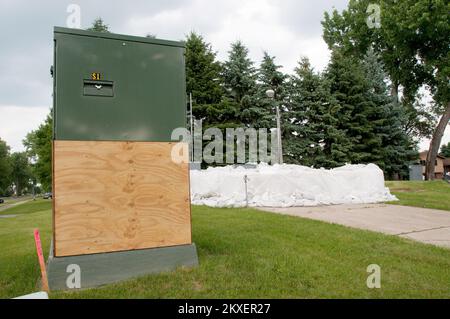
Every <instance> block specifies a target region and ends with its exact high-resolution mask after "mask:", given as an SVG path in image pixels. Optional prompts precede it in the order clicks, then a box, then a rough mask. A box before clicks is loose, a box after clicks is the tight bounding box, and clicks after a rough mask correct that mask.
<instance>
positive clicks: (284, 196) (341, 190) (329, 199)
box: [191, 164, 396, 207]
mask: <svg viewBox="0 0 450 319" xmlns="http://www.w3.org/2000/svg"><path fill="white" fill-rule="evenodd" d="M245 176H247V199H246V191H245ZM191 200H192V203H193V204H195V205H207V206H212V207H244V206H246V204H247V202H248V205H249V206H253V207H264V206H266V207H291V206H316V205H331V204H348V203H377V202H384V201H391V200H396V198H395V196H393V195H391V194H390V192H389V189H388V188H386V187H385V185H384V176H383V172H382V170H381V169H380V168H379V167H378V166H376V165H374V164H369V165H346V166H343V167H339V168H335V169H332V170H325V169H312V168H309V167H304V166H298V165H274V166H269V165H265V164H262V165H258V166H257V168H254V169H245V168H243V167H237V168H234V167H233V166H228V167H220V168H209V169H207V170H203V171H191Z"/></svg>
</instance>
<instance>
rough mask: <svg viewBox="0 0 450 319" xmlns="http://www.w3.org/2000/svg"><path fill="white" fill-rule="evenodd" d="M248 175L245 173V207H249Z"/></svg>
mask: <svg viewBox="0 0 450 319" xmlns="http://www.w3.org/2000/svg"><path fill="white" fill-rule="evenodd" d="M247 183H248V176H247V175H244V184H245V207H248V189H247V187H248V185H247Z"/></svg>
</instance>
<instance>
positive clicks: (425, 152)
mask: <svg viewBox="0 0 450 319" xmlns="http://www.w3.org/2000/svg"><path fill="white" fill-rule="evenodd" d="M419 154H420V155H422V154H424V155H427V154H428V151H423V152H420V153H419ZM437 157H439V158H442V159H443V160H445V159H446V157H444V156H442V155H439V154H438V155H437Z"/></svg>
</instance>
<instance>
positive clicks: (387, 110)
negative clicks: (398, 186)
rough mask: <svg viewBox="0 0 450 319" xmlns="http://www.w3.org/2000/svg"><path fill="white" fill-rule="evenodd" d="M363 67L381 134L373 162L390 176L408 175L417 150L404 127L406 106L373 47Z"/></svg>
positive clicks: (374, 147)
mask: <svg viewBox="0 0 450 319" xmlns="http://www.w3.org/2000/svg"><path fill="white" fill-rule="evenodd" d="M362 67H363V70H364V73H365V77H366V81H367V82H368V85H369V87H368V90H367V93H366V95H367V99H368V100H369V101H371V105H373V106H375V108H374V111H373V112H372V116H371V124H372V125H373V127H374V132H375V134H376V135H377V136H378V137H380V140H379V141H377V144H373V145H372V152H371V162H373V163H375V164H377V165H378V166H379V167H380V168H381V169H382V170H383V171H384V172H385V174H386V177H387V178H395V177H399V178H401V177H404V176H407V174H408V163H409V161H410V160H412V159H413V157H414V154H415V153H416V152H415V149H414V141H413V140H411V139H410V138H409V137H408V135H407V134H406V132H405V131H404V130H403V125H404V123H405V121H406V120H407V114H406V111H405V108H404V107H403V106H402V105H401V104H400V103H399V102H398V101H397V99H396V98H395V97H393V96H391V95H390V88H389V86H388V85H387V83H386V79H387V74H386V73H385V71H384V69H383V64H382V63H381V62H380V59H379V58H378V56H377V55H376V54H375V53H374V51H373V50H372V49H369V51H368V52H367V54H366V55H365V56H364V60H363V61H362Z"/></svg>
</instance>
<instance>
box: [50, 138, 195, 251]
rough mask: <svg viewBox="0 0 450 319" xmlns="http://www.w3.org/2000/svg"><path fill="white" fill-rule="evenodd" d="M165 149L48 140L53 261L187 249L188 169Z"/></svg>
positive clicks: (139, 144)
mask: <svg viewBox="0 0 450 319" xmlns="http://www.w3.org/2000/svg"><path fill="white" fill-rule="evenodd" d="M172 146H173V144H172V143H154V142H92V141H55V142H54V206H55V207H54V243H55V256H72V255H82V254H92V253H102V252H113V251H125V250H134V249H145V248H154V247H167V246H177V245H184V244H190V243H191V219H190V218H191V216H190V198H189V196H190V195H189V167H188V164H186V163H183V164H176V163H174V162H173V161H172V160H171V156H170V155H171V149H172Z"/></svg>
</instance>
